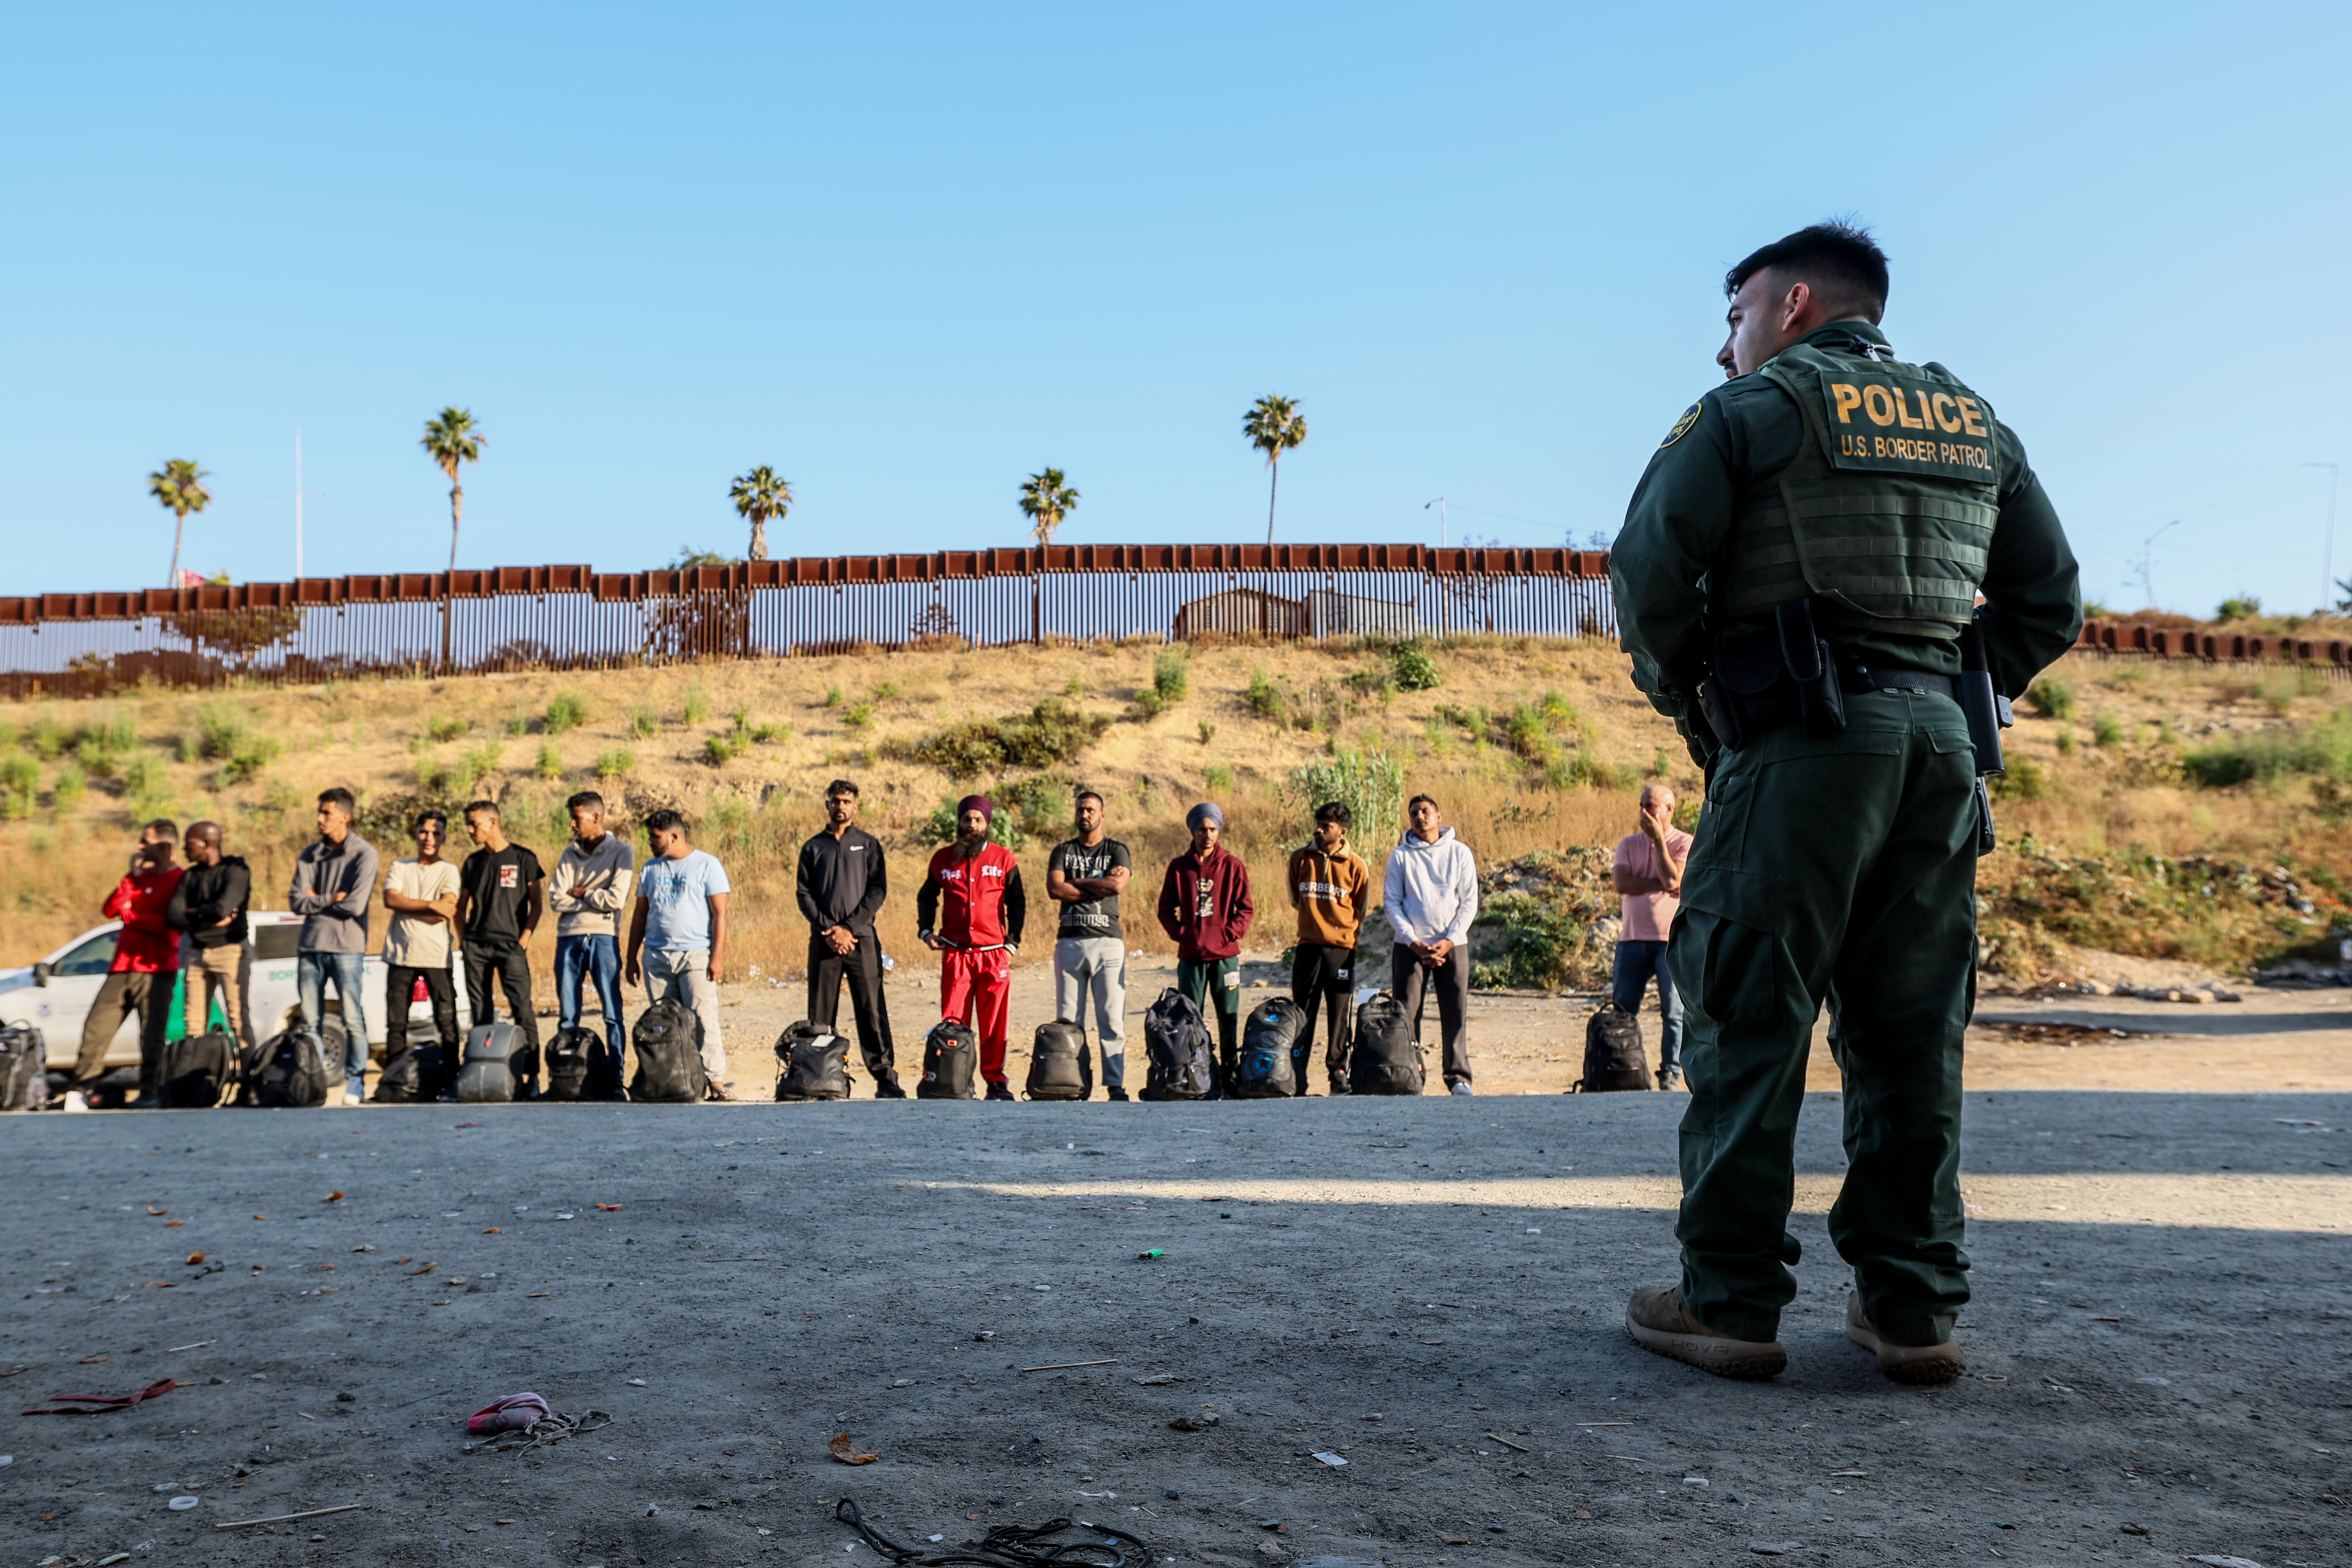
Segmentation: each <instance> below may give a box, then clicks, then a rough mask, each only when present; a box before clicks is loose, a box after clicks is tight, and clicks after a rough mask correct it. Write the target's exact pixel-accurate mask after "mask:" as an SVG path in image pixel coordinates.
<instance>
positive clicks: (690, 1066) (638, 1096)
mask: <svg viewBox="0 0 2352 1568" xmlns="http://www.w3.org/2000/svg"><path fill="white" fill-rule="evenodd" d="M629 1043H630V1045H632V1046H633V1047H635V1050H636V1053H637V1073H636V1076H635V1078H633V1079H631V1080H630V1081H629V1098H630V1099H632V1100H650V1101H653V1102H654V1103H656V1104H663V1105H698V1104H700V1103H702V1097H703V1096H704V1095H705V1094H707V1093H709V1092H710V1078H709V1074H707V1073H705V1072H704V1071H702V1020H701V1019H699V1018H697V1017H696V1016H695V1014H694V1011H693V1009H690V1008H688V1007H686V1006H685V1005H683V1004H682V1003H679V1002H676V1001H669V1000H664V1001H658V1002H656V1003H655V1004H654V1005H653V1006H651V1007H649V1008H647V1009H646V1010H645V1011H644V1012H641V1013H639V1014H638V1015H637V1021H636V1024H635V1027H634V1028H632V1029H631V1030H629Z"/></svg>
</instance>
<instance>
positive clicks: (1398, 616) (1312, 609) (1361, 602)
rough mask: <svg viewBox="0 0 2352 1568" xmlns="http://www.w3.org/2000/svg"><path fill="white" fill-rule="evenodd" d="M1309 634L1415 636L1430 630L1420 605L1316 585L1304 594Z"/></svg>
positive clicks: (1328, 635)
mask: <svg viewBox="0 0 2352 1568" xmlns="http://www.w3.org/2000/svg"><path fill="white" fill-rule="evenodd" d="M1428 630H1429V627H1428V624H1427V623H1426V622H1423V620H1422V618H1421V610H1420V607H1419V606H1417V605H1415V604H1412V603H1410V602H1407V601H1403V600H1397V599H1373V598H1371V597H1370V596H1368V595H1366V594H1361V593H1339V592H1337V591H1333V590H1331V589H1328V588H1318V589H1316V590H1315V591H1313V592H1311V593H1309V594H1308V595H1307V635H1309V636H1311V637H1317V638H1322V637H1395V638H1400V639H1402V638H1410V637H1418V636H1420V635H1421V634H1422V633H1423V632H1426V631H1428Z"/></svg>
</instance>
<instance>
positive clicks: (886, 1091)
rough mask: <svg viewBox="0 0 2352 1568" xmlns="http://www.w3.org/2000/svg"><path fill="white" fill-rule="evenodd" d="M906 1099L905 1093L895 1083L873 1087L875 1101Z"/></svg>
mask: <svg viewBox="0 0 2352 1568" xmlns="http://www.w3.org/2000/svg"><path fill="white" fill-rule="evenodd" d="M906 1097H907V1092H906V1091H905V1090H904V1089H901V1088H899V1087H898V1085H897V1084H896V1083H877V1084H876V1085H875V1086H874V1098H876V1099H877V1100H904V1099H905V1098H906Z"/></svg>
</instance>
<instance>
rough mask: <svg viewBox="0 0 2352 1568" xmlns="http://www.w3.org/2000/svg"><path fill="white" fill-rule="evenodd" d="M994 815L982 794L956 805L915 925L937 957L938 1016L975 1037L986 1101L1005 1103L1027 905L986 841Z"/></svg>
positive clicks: (1017, 877) (1013, 871) (919, 897)
mask: <svg viewBox="0 0 2352 1568" xmlns="http://www.w3.org/2000/svg"><path fill="white" fill-rule="evenodd" d="M995 814H996V803H995V802H994V801H992V800H990V799H989V798H988V797H987V796H985V795H967V796H965V797H964V798H963V799H962V800H961V801H959V802H958V803H957V805H956V834H957V837H956V841H955V842H953V843H951V844H950V845H948V846H947V847H946V848H945V849H942V850H941V851H940V852H938V853H937V854H935V855H933V856H932V857H931V865H930V871H929V873H928V874H927V875H925V876H924V878H923V886H922V891H920V892H919V893H918V894H915V920H916V924H917V925H918V927H919V930H918V932H917V935H918V936H920V937H921V938H922V940H923V946H926V947H929V948H930V949H931V951H933V952H934V953H937V954H939V955H940V1017H941V1018H945V1019H954V1020H955V1021H956V1022H958V1023H961V1024H969V1025H971V1028H972V1029H973V1030H975V1031H976V1032H977V1033H978V1034H979V1036H980V1075H981V1076H982V1078H985V1079H987V1080H988V1097H989V1098H990V1099H991V1100H1010V1099H1012V1098H1013V1089H1012V1086H1011V1085H1010V1084H1009V1083H1007V1082H1005V1078H1004V1041H1005V1032H1006V1024H1007V1021H1008V1020H1007V1014H1008V1008H1007V1004H1008V1003H1009V1002H1010V1001H1011V1000H1012V996H1013V954H1015V953H1018V952H1019V951H1020V950H1021V928H1022V926H1023V925H1024V924H1026V922H1027V920H1028V915H1029V903H1028V899H1027V897H1026V895H1025V894H1023V893H1022V891H1021V862H1018V861H1016V860H1014V859H1013V852H1012V851H1011V850H1008V849H1006V848H1005V847H1004V846H1003V844H992V843H990V842H989V841H988V824H989V820H990V819H991V818H992V817H993V816H995ZM943 905H944V907H943ZM975 1014H977V1017H975V1016H974V1015H975Z"/></svg>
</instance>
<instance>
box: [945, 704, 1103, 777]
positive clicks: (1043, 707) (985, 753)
mask: <svg viewBox="0 0 2352 1568" xmlns="http://www.w3.org/2000/svg"><path fill="white" fill-rule="evenodd" d="M1109 727H1110V720H1109V719H1108V718H1101V717H1096V716H1090V715H1087V714H1086V713H1083V712H1081V711H1079V709H1078V708H1076V706H1073V705H1071V704H1069V703H1066V702H1065V701H1063V700H1062V699H1061V698H1060V697H1058V696H1053V697H1047V698H1045V699H1044V700H1043V701H1042V702H1040V703H1038V704H1037V705H1036V706H1034V707H1033V708H1031V709H1030V710H1029V711H1028V712H1027V713H1026V714H1013V715H1009V716H1005V717H1003V718H996V719H986V718H972V719H966V720H964V721H963V722H962V723H961V724H958V725H951V726H950V727H948V728H946V729H943V730H940V732H939V733H938V734H936V735H932V736H929V737H925V738H924V739H922V740H919V741H918V742H916V743H915V745H914V747H912V748H911V753H910V754H911V755H912V756H913V758H914V759H915V760H916V761H918V762H921V763H925V764H928V765H929V766H930V767H933V768H938V769H940V771H941V772H943V773H945V774H947V775H948V776H949V777H950V778H951V779H971V778H976V777H978V776H979V775H981V774H982V773H995V772H1001V771H1003V769H1004V768H1050V767H1052V766H1053V765H1055V763H1060V762H1068V761H1071V760H1073V759H1074V758H1076V756H1077V755H1078V753H1079V752H1081V751H1083V750H1085V749H1086V747H1087V746H1088V745H1090V744H1091V743H1092V742H1093V741H1094V740H1095V739H1096V738H1097V737H1099V736H1100V735H1101V734H1102V732H1103V731H1104V730H1106V729H1108V728H1109Z"/></svg>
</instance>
